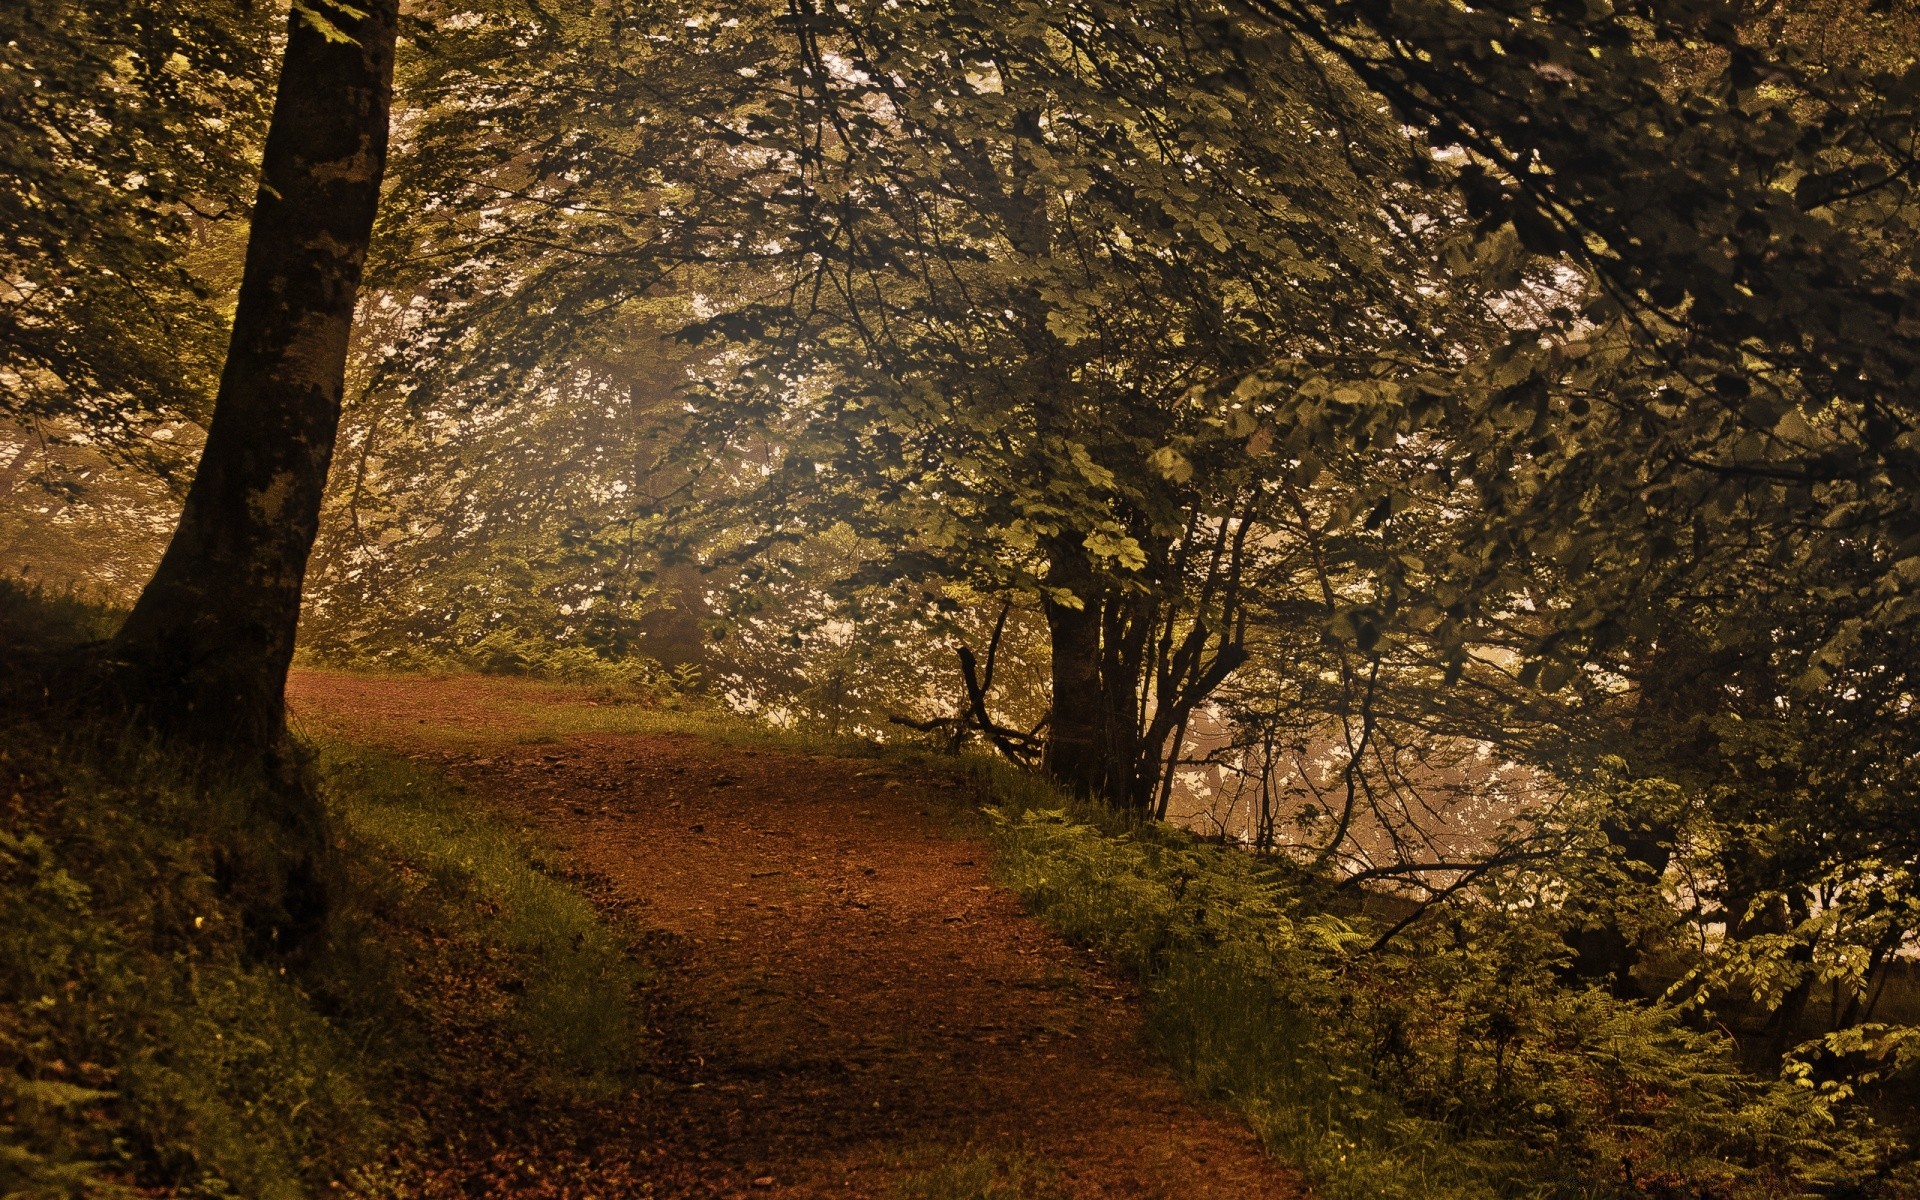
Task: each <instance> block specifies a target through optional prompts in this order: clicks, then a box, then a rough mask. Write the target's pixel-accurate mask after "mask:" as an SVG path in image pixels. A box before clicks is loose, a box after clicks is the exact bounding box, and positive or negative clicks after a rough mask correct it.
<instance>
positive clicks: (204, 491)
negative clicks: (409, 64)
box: [107, 0, 399, 756]
mask: <svg viewBox="0 0 1920 1200" xmlns="http://www.w3.org/2000/svg"><path fill="white" fill-rule="evenodd" d="M309 4H310V6H311V11H303V8H302V6H299V5H296V7H295V9H294V12H293V14H292V17H291V18H290V24H289V28H288V36H287V47H286V56H285V59H284V61H283V63H282V66H281V72H280V81H279V88H278V92H277V94H276V96H275V100H274V108H273V117H272V122H271V124H270V126H269V128H268V132H267V143H266V151H265V157H264V161H263V163H262V169H261V185H260V192H259V198H258V201H257V202H256V204H255V207H254V212H253V223H252V227H251V230H250V232H249V236H248V241H247V256H246V266H245V270H244V273H243V275H242V278H241V284H240V295H239V302H238V306H237V308H236V310H235V313H234V324H233V334H232V338H231V341H230V343H229V346H228V350H227V360H226V366H225V369H224V371H223V373H222V375H221V378H220V390H219V394H218V396H217V398H216V400H215V404H214V410H213V422H212V425H211V426H210V428H209V429H208V431H207V442H206V447H205V450H204V451H203V453H202V455H201V459H200V467H199V471H198V473H197V474H196V475H195V477H194V481H193V485H192V488H191V489H190V491H189V492H188V494H187V500H186V506H185V509H184V510H183V512H182V513H181V517H180V524H179V526H178V528H177V529H176V530H175V532H174V535H173V539H172V541H171V542H170V543H169V545H168V546H167V551H166V554H165V556H164V557H163V558H162V559H161V562H160V566H159V568H158V570H157V571H156V572H155V573H154V576H153V579H152V581H151V582H149V583H148V585H147V587H146V590H145V591H143V592H142V593H141V595H140V599H139V601H138V602H137V603H136V604H135V606H134V609H133V612H132V614H131V615H130V616H129V617H128V618H127V621H126V624H125V625H124V626H123V627H122V628H121V630H120V632H119V633H118V635H117V636H116V637H115V638H114V639H113V641H112V642H111V643H110V644H109V646H108V647H107V658H108V662H109V670H110V677H111V680H112V686H113V689H114V691H115V692H116V693H117V694H118V696H119V697H120V698H121V699H123V700H124V701H125V702H127V703H128V704H129V705H130V706H131V707H133V708H134V709H136V710H137V711H138V712H139V713H140V714H142V716H143V717H144V718H145V719H146V721H147V722H148V723H149V724H151V725H153V726H155V727H156V728H158V729H160V730H161V731H163V732H165V733H168V734H172V735H184V736H186V737H189V738H191V739H192V740H194V741H197V742H200V743H202V744H205V745H207V746H209V747H215V748H220V749H222V750H229V751H242V752H245V751H256V752H261V753H265V754H268V755H270V756H271V755H275V754H277V753H278V752H279V748H280V747H281V743H282V742H283V741H284V739H285V716H286V713H285V697H284V693H285V688H286V677H287V668H288V666H289V665H290V663H291V661H292V657H293V645H294V634H295V630H296V627H297V625H298V623H299V616H300V597H301V589H302V586H303V584H304V582H305V577H306V568H307V557H308V555H309V553H310V552H311V551H312V548H313V540H314V534H315V531H316V529H317V528H318V525H319V513H320V502H321V493H322V490H323V488H324V487H325V484H326V478H327V469H328V467H329V465H330V463H331V461H332V457H333V445H334V436H335V433H336V430H337V428H338V425H339V419H340V403H341V394H342V392H343V390H344V387H345V373H346V360H347V342H348V335H349V332H350V330H351V327H352V322H353V312H354V305H355V302H356V300H357V298H358V293H359V288H360V276H361V270H362V267H363V265H364V263H365V261H366V255H367V246H368V242H369V240H370V239H371V235H372V229H373V219H374V213H375V210H376V208H377V206H378V203H379V194H380V180H381V176H382V174H383V173H384V171H385V167H386V155H387V123H388V113H389V109H390V107H391V100H392V90H393V57H394V41H395V30H396V26H397V23H398V16H399V11H398V10H399V3H398V0H354V8H353V9H352V10H348V9H346V8H344V7H334V6H332V5H330V4H327V3H325V0H309ZM355 13H359V14H360V15H357V16H356V15H354V14H355ZM316 18H317V19H316ZM327 23H330V24H331V27H332V28H331V29H330V30H328V29H324V28H323V27H324V26H325V25H326V24H327ZM341 35H344V37H342V36H341Z"/></svg>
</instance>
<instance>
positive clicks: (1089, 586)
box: [1046, 531, 1107, 799]
mask: <svg viewBox="0 0 1920 1200" xmlns="http://www.w3.org/2000/svg"><path fill="white" fill-rule="evenodd" d="M1048 557H1049V558H1050V559H1051V560H1052V563H1051V566H1050V567H1049V569H1048V571H1047V584H1048V586H1049V587H1053V588H1058V589H1062V590H1064V591H1067V592H1070V593H1072V594H1073V596H1074V597H1075V598H1076V599H1078V600H1079V601H1080V604H1081V607H1078V608H1075V607H1074V606H1072V605H1071V604H1063V603H1061V602H1060V601H1058V600H1056V599H1054V598H1053V597H1051V596H1049V597H1048V598H1047V633H1048V641H1049V643H1050V649H1051V651H1052V655H1051V657H1052V660H1053V662H1052V676H1053V678H1052V683H1053V717H1052V720H1051V721H1050V722H1049V723H1048V725H1047V750H1046V770H1047V775H1048V777H1049V778H1051V779H1052V780H1053V781H1054V782H1055V783H1057V784H1059V785H1060V786H1061V787H1063V788H1065V789H1066V790H1067V791H1068V792H1071V793H1072V794H1073V795H1075V796H1079V797H1082V798H1086V799H1091V798H1094V797H1101V798H1104V796H1103V795H1102V793H1103V787H1102V784H1103V782H1104V777H1105V770H1104V766H1105V752H1106V749H1107V737H1106V720H1105V717H1106V703H1105V699H1106V695H1105V691H1104V689H1103V688H1102V687H1101V679H1100V614H1101V608H1102V605H1101V603H1100V597H1099V596H1098V595H1097V594H1096V583H1095V580H1094V576H1093V566H1092V563H1090V562H1089V561H1088V559H1087V551H1086V547H1084V546H1081V545H1079V544H1078V543H1077V542H1075V541H1074V540H1073V534H1072V532H1071V531H1067V532H1064V533H1062V534H1060V535H1059V536H1057V537H1055V538H1054V539H1053V544H1052V545H1050V546H1049V547H1048Z"/></svg>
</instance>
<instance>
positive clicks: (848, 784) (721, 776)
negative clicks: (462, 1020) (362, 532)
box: [289, 671, 1303, 1200]
mask: <svg viewBox="0 0 1920 1200" xmlns="http://www.w3.org/2000/svg"><path fill="white" fill-rule="evenodd" d="M543 695H544V697H545V698H544V699H543V698H542V697H543ZM289 700H290V704H291V707H292V711H293V713H294V716H295V719H296V721H297V723H298V724H300V725H302V726H304V727H306V728H307V729H309V730H312V731H314V732H318V733H323V734H327V735H331V736H338V737H343V738H346V739H349V740H353V741H357V742H362V743H368V744H376V745H385V746H389V747H393V748H395V749H398V750H401V751H403V752H406V753H410V754H412V755H414V756H415V757H418V758H421V759H424V760H426V761H428V762H431V763H434V764H436V765H437V766H439V767H441V768H442V769H444V770H446V771H447V772H448V773H450V774H451V775H453V776H454V777H455V778H457V779H459V780H460V781H461V782H463V783H464V784H465V785H466V786H467V787H468V788H469V789H470V790H471V791H472V792H473V793H474V794H476V795H478V796H479V797H481V798H483V799H484V800H485V801H487V802H488V803H490V804H492V805H494V806H496V807H497V808H498V809H500V810H501V811H503V812H506V813H508V814H509V815H512V816H517V817H519V818H521V819H523V820H526V821H529V822H531V823H532V824H534V825H536V826H537V827H539V828H541V829H543V830H544V831H545V832H546V833H547V834H548V835H549V836H550V837H551V838H553V839H554V840H555V841H557V842H558V843H560V844H561V845H562V846H563V847H564V848H565V849H566V850H567V851H568V853H569V854H570V855H571V856H572V858H573V860H574V861H575V863H576V864H577V865H578V866H580V867H581V868H584V869H585V870H587V871H589V872H591V873H592V874H594V875H595V876H598V877H600V878H601V879H602V880H604V884H603V888H602V890H603V891H604V892H607V893H609V894H610V897H611V902H612V903H613V904H614V905H615V906H616V907H623V908H626V909H629V910H630V911H631V912H632V914H633V916H634V919H635V921H636V922H637V923H638V924H639V925H640V926H642V927H643V928H645V929H647V930H648V931H649V943H650V949H649V957H651V958H652V959H653V960H654V961H655V962H656V963H657V964H658V965H659V974H658V977H657V978H656V979H655V981H654V984H653V986H652V989H651V997H650V1009H649V1020H650V1023H651V1024H652V1026H653V1027H654V1030H653V1033H652V1035H651V1041H650V1045H649V1047H648V1051H647V1052H648V1054H649V1055H650V1058H651V1063H650V1067H649V1070H650V1072H651V1073H652V1074H653V1075H654V1076H656V1077H657V1079H658V1081H659V1082H658V1083H657V1084H656V1085H655V1086H653V1087H652V1088H651V1089H649V1090H648V1091H647V1092H645V1093H636V1094H634V1095H632V1096H628V1097H622V1098H620V1099H619V1100H618V1102H617V1103H615V1104H613V1105H612V1106H611V1111H613V1112H614V1116H613V1117H611V1118H610V1119H608V1120H606V1121H605V1122H604V1123H602V1124H601V1125H600V1127H598V1128H597V1129H595V1130H594V1131H592V1133H591V1134H590V1135H589V1136H582V1135H581V1134H579V1133H578V1132H577V1131H576V1132H573V1133H569V1134H567V1135H566V1136H565V1137H558V1136H543V1135H542V1134H541V1133H540V1131H539V1123H538V1122H537V1121H532V1120H530V1121H528V1122H527V1126H526V1127H527V1134H526V1137H527V1144H526V1145H525V1146H521V1147H507V1148H506V1149H505V1150H504V1151H500V1150H496V1152H495V1158H496V1159H500V1158H501V1155H502V1154H505V1155H506V1156H507V1158H509V1159H511V1161H512V1163H513V1164H514V1166H515V1171H517V1174H515V1173H514V1172H509V1173H508V1175H509V1177H510V1178H517V1179H520V1180H521V1181H522V1182H521V1183H520V1184H517V1185H515V1184H502V1183H501V1182H500V1181H499V1180H500V1175H499V1173H498V1172H495V1173H492V1174H489V1175H487V1176H486V1178H487V1180H488V1182H487V1183H485V1184H484V1185H482V1184H481V1183H480V1182H478V1181H479V1180H480V1178H481V1176H480V1175H479V1174H476V1175H474V1176H473V1178H472V1179H471V1180H465V1181H463V1179H462V1178H460V1177H459V1172H458V1171H451V1170H450V1171H448V1172H445V1173H443V1176H442V1180H443V1184H444V1188H445V1191H446V1194H448V1195H479V1194H486V1195H526V1196H535V1195H539V1196H548V1195H554V1196H559V1195H566V1196H582V1197H584V1196H603V1197H610V1196H650V1197H659V1198H662V1200H666V1198H673V1200H678V1198H682V1197H686V1198H695V1197H698V1198H708V1197H713V1198H718V1197H735V1196H741V1197H750V1196H769V1197H794V1198H798V1197H873V1198H874V1200H885V1198H887V1197H889V1196H893V1195H896V1194H899V1192H898V1188H899V1186H900V1180H901V1179H902V1178H905V1177H909V1176H911V1175H912V1174H913V1173H915V1172H920V1171H925V1170H927V1169H928V1168H929V1166H930V1165H931V1164H935V1163H938V1162H941V1161H943V1160H952V1159H964V1158H966V1157H967V1156H969V1155H979V1154H982V1153H987V1154H992V1155H999V1156H1017V1157H1020V1158H1022V1159H1025V1160H1027V1161H1031V1162H1034V1163H1038V1164H1042V1166H1041V1167H1040V1171H1041V1173H1042V1174H1044V1175H1045V1176H1047V1177H1049V1178H1050V1179H1051V1185H1050V1190H1048V1191H1047V1192H1046V1193H1045V1194H1047V1195H1049V1196H1054V1195H1057V1196H1067V1197H1075V1198H1079V1197H1087V1198H1092V1197H1113V1198H1119V1197H1152V1198H1165V1200H1280V1198H1292V1197H1299V1196H1301V1195H1302V1194H1303V1193H1302V1191H1301V1189H1300V1187H1299V1185H1298V1183H1297V1181H1296V1180H1295V1179H1294V1178H1293V1177H1292V1176H1291V1175H1290V1174H1289V1173H1288V1172H1287V1171H1286V1170H1285V1169H1284V1168H1281V1167H1279V1166H1277V1165H1276V1164H1275V1163H1273V1162H1272V1161H1271V1160H1270V1159H1269V1158H1267V1156H1266V1155H1265V1154H1264V1152H1263V1151H1262V1150H1261V1148H1260V1147H1259V1145H1258V1144H1257V1142H1256V1141H1255V1139H1254V1137H1253V1136H1252V1135H1251V1134H1250V1133H1249V1132H1248V1131H1247V1130H1246V1128H1245V1127H1244V1125H1243V1124H1241V1123H1240V1122H1239V1121H1238V1120H1237V1119H1235V1118H1234V1117H1233V1116H1232V1115H1231V1114H1230V1113H1227V1112H1225V1111H1222V1110H1217V1109H1215V1108H1213V1107H1211V1106H1209V1105H1206V1104H1204V1103H1201V1102H1197V1101H1195V1100H1193V1099H1192V1098H1191V1097H1188V1096H1185V1095H1183V1094H1182V1092H1181V1090H1180V1088H1179V1086H1178V1085H1177V1083H1176V1082H1175V1081H1174V1079H1173V1078H1172V1077H1171V1075H1170V1074H1169V1073H1168V1072H1167V1071H1166V1070H1165V1069H1164V1068H1163V1067H1161V1066H1160V1065H1158V1064H1157V1063H1156V1062H1155V1061H1154V1060H1153V1058H1152V1056H1151V1055H1150V1054H1149V1052H1148V1051H1147V1049H1146V1048H1145V1046H1144V1045H1143V1041H1142V1034H1141V1017H1140V1011H1139V1003H1138V997H1137V996H1136V995H1135V994H1134V991H1133V990H1132V989H1131V987H1130V986H1129V985H1128V984H1127V983H1126V982H1124V981H1123V980H1121V979H1119V978H1117V977H1115V976H1114V975H1113V974H1112V973H1111V972H1109V971H1107V970H1106V969H1105V968H1104V967H1103V966H1102V965H1101V964H1100V963H1098V962H1096V961H1094V960H1093V959H1092V958H1091V957H1089V956H1088V955H1086V954H1084V953H1082V952H1080V951H1077V950H1075V949H1073V948H1071V947H1069V946H1068V945H1066V944H1065V943H1064V942H1062V941H1061V940H1060V939H1059V938H1057V937H1056V936H1054V935H1053V934H1052V933H1051V932H1049V931H1048V930H1046V929H1045V928H1043V927H1042V926H1041V925H1039V924H1038V923H1037V922H1035V921H1033V920H1032V919H1030V918H1028V917H1027V916H1025V915H1024V914H1023V913H1022V911H1021V908H1020V905H1019V903H1018V901H1017V900H1016V898H1015V897H1014V896H1012V895H1011V894H1009V893H1007V892H1006V891H1004V890H1002V889H1000V888H998V887H996V886H995V885H994V884H993V883H992V882H991V881H990V879H989V877H988V873H987V865H988V864H987V854H988V850H987V847H986V845H985V844H984V843H983V842H981V841H980V840H978V838H977V837H972V836H967V835H966V825H965V822H964V821H963V820H962V819H961V817H960V806H959V805H960V802H959V801H958V800H957V799H956V793H955V791H954V789H953V787H952V785H951V784H944V783H942V781H939V780H937V779H927V778H924V777H916V776H913V775H909V774H906V773H903V772H901V771H899V770H898V769H894V768H889V767H887V766H885V765H883V764H876V763H874V762H871V761H862V760H854V759H842V758H833V757H824V756H809V755H797V754H792V753H786V752H776V751H771V750H764V749H762V750H755V749H742V748H739V747H729V746H725V745H721V744H717V743H712V742H707V741H703V740H701V739H698V738H694V737H690V736H685V735H655V734H630V733H629V734H623V733H585V734H575V735H571V736H564V737H546V738H542V737H540V736H537V735H533V734H529V733H528V730H529V729H534V728H537V722H534V723H530V722H532V721H533V719H532V718H530V717H529V713H530V712H537V711H551V710H541V709H540V708H539V706H540V705H541V704H548V705H554V706H558V705H562V704H570V703H571V704H577V703H579V701H578V700H577V698H569V697H567V696H565V695H563V694H560V693H552V692H549V693H545V694H543V693H540V692H538V691H537V690H535V689H531V688H530V687H529V685H526V684H519V683H510V682H508V681H501V680H492V679H484V678H477V677H468V676H452V677H423V676H394V677H379V676H361V675H349V674H341V673H333V672H317V671H302V672H297V673H296V675H295V678H294V680H293V683H292V685H291V687H290V688H289ZM514 1156H517V1157H514ZM616 1164H617V1166H616Z"/></svg>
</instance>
